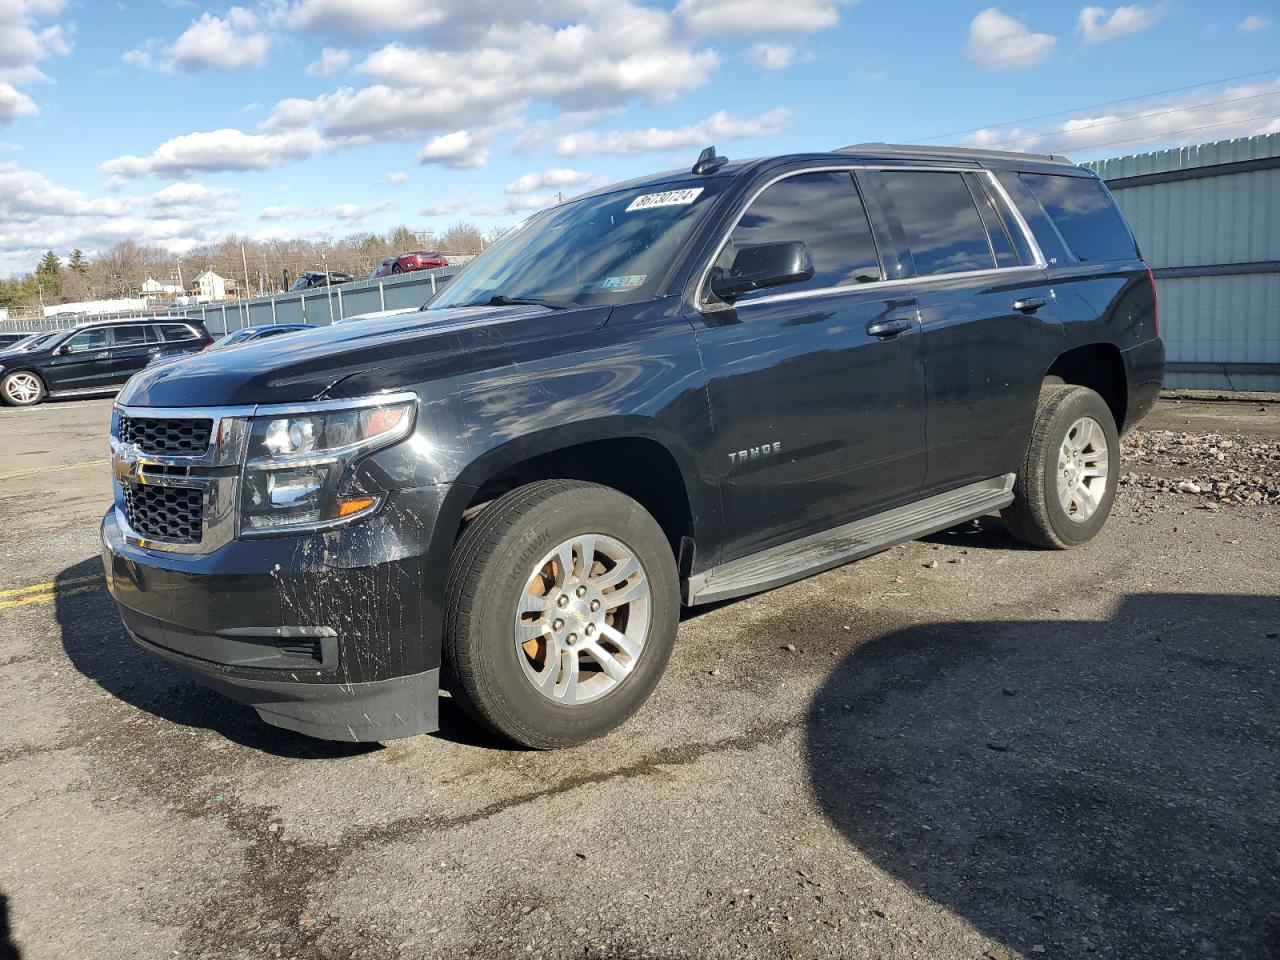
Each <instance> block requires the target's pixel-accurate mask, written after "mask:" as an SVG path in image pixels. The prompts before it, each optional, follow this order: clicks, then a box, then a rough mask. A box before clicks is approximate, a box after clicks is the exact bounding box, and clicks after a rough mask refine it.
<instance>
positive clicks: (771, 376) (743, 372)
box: [695, 169, 924, 561]
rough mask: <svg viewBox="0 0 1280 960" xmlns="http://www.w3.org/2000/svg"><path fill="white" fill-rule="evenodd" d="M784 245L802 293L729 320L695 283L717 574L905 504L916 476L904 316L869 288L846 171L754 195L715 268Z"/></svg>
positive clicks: (908, 301)
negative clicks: (800, 251)
mask: <svg viewBox="0 0 1280 960" xmlns="http://www.w3.org/2000/svg"><path fill="white" fill-rule="evenodd" d="M784 240H792V241H794V240H802V241H804V242H805V244H806V245H807V246H808V248H809V252H810V255H811V256H812V258H813V262H814V268H815V273H814V276H813V278H812V279H810V280H808V281H804V282H798V283H790V284H787V285H785V286H780V287H774V288H771V289H767V290H761V291H756V292H753V293H749V294H746V295H744V296H742V297H741V298H740V299H738V300H736V301H734V303H733V305H732V307H728V306H726V305H724V304H722V303H719V302H718V301H716V300H715V298H714V297H712V296H711V295H710V294H709V292H708V290H707V288H706V286H705V284H706V279H705V277H704V278H703V280H702V283H703V284H704V286H703V287H702V289H701V290H700V291H699V299H698V307H699V316H698V318H697V322H696V323H695V329H696V330H697V338H698V345H699V348H700V350H701V352H702V359H703V363H704V365H705V367H706V371H707V376H708V388H707V389H708V393H709V398H710V405H711V417H712V422H713V425H714V430H715V437H716V441H715V442H716V451H715V456H716V460H717V462H718V466H719V470H718V478H719V480H720V488H721V492H722V498H723V502H724V511H725V519H726V527H727V529H726V536H725V538H724V543H725V550H724V553H723V554H722V557H721V558H720V559H721V560H725V561H727V560H732V559H736V558H737V557H740V556H744V555H747V554H750V553H754V552H757V551H759V550H763V549H767V548H769V547H771V546H774V545H776V544H779V543H783V542H786V541H789V540H793V539H796V538H798V537H801V536H804V535H806V534H809V533H814V532H817V531H821V530H825V529H828V528H830V527H833V526H836V525H838V524H840V523H842V522H847V521H850V520H854V519H858V518H861V517H864V516H867V515H869V514H872V513H875V512H878V511H879V510H881V509H886V508H888V507H891V506H895V505H897V504H899V503H903V502H906V501H909V500H911V499H913V498H914V497H915V496H916V494H917V492H918V490H919V488H920V483H921V480H922V479H923V475H924V369H923V363H922V361H923V353H922V349H921V338H920V333H919V326H918V323H917V321H916V309H915V303H914V301H913V299H912V296H911V293H910V291H909V290H907V289H906V288H905V287H903V286H899V285H888V286H886V285H884V284H882V283H880V282H879V281H881V280H883V279H884V277H885V273H884V270H883V269H882V267H881V263H880V257H879V254H878V252H877V246H876V242H875V238H874V236H873V233H872V229H871V226H870V223H869V221H868V215H867V210H866V205H865V204H864V202H863V199H862V196H861V194H860V192H859V189H858V186H857V183H856V181H855V179H854V175H853V172H852V171H851V170H847V169H840V170H822V171H796V172H795V173H792V174H788V175H786V176H784V177H783V178H781V179H778V180H776V181H775V182H773V183H771V184H770V185H768V186H766V187H764V189H763V190H762V191H761V192H759V193H758V194H757V195H756V196H755V197H754V199H752V200H751V201H750V203H749V205H748V206H747V207H746V209H745V210H744V211H743V212H742V213H741V214H740V216H739V219H738V220H737V222H736V225H735V226H734V227H733V229H732V231H731V232H730V234H729V236H728V237H727V238H726V240H725V241H724V243H723V246H722V247H721V249H720V251H719V252H718V254H717V256H716V257H715V265H716V266H719V267H721V268H722V269H726V270H727V269H728V268H729V267H730V266H731V265H732V262H733V258H734V256H735V254H736V251H737V250H738V249H739V248H740V247H742V246H745V245H752V244H759V243H769V242H777V241H784ZM894 268H895V269H896V264H895V265H894ZM889 325H891V326H889ZM886 327H887V328H886ZM893 329H896V330H897V332H896V333H895V332H892V330H893ZM877 330H880V331H881V332H880V333H879V334H878V335H877V333H876V331H877Z"/></svg>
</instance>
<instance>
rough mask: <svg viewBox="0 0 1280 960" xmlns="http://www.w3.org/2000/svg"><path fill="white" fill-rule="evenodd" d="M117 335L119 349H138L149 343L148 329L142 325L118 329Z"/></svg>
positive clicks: (116, 329)
mask: <svg viewBox="0 0 1280 960" xmlns="http://www.w3.org/2000/svg"><path fill="white" fill-rule="evenodd" d="M115 333H116V346H117V347H138V346H142V345H143V344H144V343H146V342H147V328H146V327H144V326H141V325H139V326H136V327H116V328H115Z"/></svg>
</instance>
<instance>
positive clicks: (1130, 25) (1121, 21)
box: [1079, 4, 1164, 43]
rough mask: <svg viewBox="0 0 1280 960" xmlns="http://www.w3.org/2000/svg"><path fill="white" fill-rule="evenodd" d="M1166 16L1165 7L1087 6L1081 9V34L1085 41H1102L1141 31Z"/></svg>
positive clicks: (1133, 5)
mask: <svg viewBox="0 0 1280 960" xmlns="http://www.w3.org/2000/svg"><path fill="white" fill-rule="evenodd" d="M1162 16H1164V8H1163V7H1162V6H1159V7H1140V6H1138V5H1137V4H1131V5H1129V6H1124V7H1116V8H1115V9H1114V10H1108V9H1107V8H1106V7H1085V8H1084V9H1082V10H1081V11H1080V23H1079V29H1080V34H1081V35H1082V36H1083V37H1084V42H1085V43H1102V42H1103V41H1105V40H1114V39H1115V38H1116V37H1123V36H1126V35H1128V34H1130V33H1141V32H1142V31H1143V30H1149V29H1151V28H1152V27H1154V26H1155V25H1156V22H1157V21H1158V20H1159V19H1160V18H1161V17H1162Z"/></svg>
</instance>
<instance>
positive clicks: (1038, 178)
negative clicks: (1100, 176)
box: [1022, 173, 1138, 262]
mask: <svg viewBox="0 0 1280 960" xmlns="http://www.w3.org/2000/svg"><path fill="white" fill-rule="evenodd" d="M1022 180H1023V182H1024V183H1026V185H1027V186H1028V187H1030V188H1031V192H1032V193H1034V194H1035V195H1036V199H1037V200H1039V201H1040V206H1042V207H1044V212H1045V213H1047V214H1048V215H1049V219H1050V220H1052V221H1053V223H1054V226H1056V227H1057V228H1058V232H1059V233H1060V234H1062V239H1063V240H1064V241H1066V244H1067V248H1068V249H1069V250H1070V251H1071V252H1072V253H1074V254H1075V255H1076V258H1077V259H1079V260H1084V261H1088V262H1096V261H1099V260H1132V259H1134V258H1136V257H1137V256H1138V251H1137V248H1136V247H1135V246H1134V245H1133V237H1132V236H1131V235H1130V233H1129V228H1128V226H1127V225H1126V224H1125V222H1124V218H1123V217H1121V216H1120V211H1119V210H1117V209H1116V205H1115V203H1114V202H1112V200H1111V194H1109V193H1108V192H1107V188H1106V187H1104V186H1103V185H1102V184H1101V183H1100V182H1098V181H1097V180H1095V179H1093V177H1056V176H1052V175H1046V174H1040V173H1024V174H1023V175H1022Z"/></svg>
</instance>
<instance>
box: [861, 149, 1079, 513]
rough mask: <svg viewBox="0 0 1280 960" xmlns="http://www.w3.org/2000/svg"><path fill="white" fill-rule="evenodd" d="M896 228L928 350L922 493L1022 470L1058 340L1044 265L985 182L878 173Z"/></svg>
mask: <svg viewBox="0 0 1280 960" xmlns="http://www.w3.org/2000/svg"><path fill="white" fill-rule="evenodd" d="M875 181H876V184H877V187H878V189H879V190H881V192H882V198H883V202H884V203H885V205H886V207H887V208H888V210H889V211H890V213H891V215H892V216H893V217H894V218H896V220H897V221H898V222H899V223H900V224H901V226H902V236H903V240H904V242H905V244H906V248H907V249H906V250H905V251H904V252H903V259H904V260H905V261H907V262H908V263H909V264H911V265H912V270H913V272H914V274H915V277H916V279H915V282H914V283H913V284H912V289H913V292H914V293H915V296H916V300H917V304H918V307H919V310H920V322H921V329H922V333H923V340H924V356H925V385H926V387H925V389H926V394H927V396H928V427H927V433H928V466H927V469H926V471H925V479H924V485H923V490H922V494H923V495H930V494H934V493H941V492H943V491H947V490H953V489H955V488H957V487H961V486H964V485H966V484H968V483H974V482H977V481H980V480H986V479H989V478H991V477H996V476H1000V475H1002V474H1006V473H1014V472H1016V471H1017V468H1018V463H1019V461H1020V460H1021V457H1022V455H1023V452H1024V451H1025V448H1026V443H1027V429H1028V425H1029V424H1030V422H1031V417H1032V415H1033V413H1034V411H1035V406H1036V399H1037V397H1038V396H1039V392H1040V385H1041V382H1042V381H1043V378H1044V373H1045V369H1046V365H1047V363H1048V362H1049V359H1051V358H1052V357H1053V356H1056V354H1057V348H1058V345H1059V344H1060V341H1061V338H1062V332H1061V327H1060V325H1059V324H1058V323H1057V312H1056V307H1055V305H1054V303H1053V295H1052V292H1051V290H1050V287H1049V284H1048V281H1047V277H1046V275H1045V271H1044V269H1043V266H1042V265H1041V263H1040V262H1039V257H1038V255H1037V254H1036V252H1035V248H1034V247H1033V246H1032V245H1031V243H1030V241H1029V240H1028V238H1027V235H1026V232H1025V231H1024V230H1023V228H1022V225H1021V222H1020V221H1019V220H1018V219H1017V218H1016V216H1015V215H1014V214H1013V212H1012V211H1011V210H1010V209H1009V207H1008V204H1007V202H1006V201H1005V200H1004V199H1003V197H1002V196H1001V194H1000V191H999V189H998V188H997V186H996V185H995V183H994V182H993V181H992V179H991V178H990V177H989V176H988V175H987V174H986V173H985V171H978V170H973V171H964V170H921V169H896V170H881V171H879V172H878V173H877V174H876V175H875Z"/></svg>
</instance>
